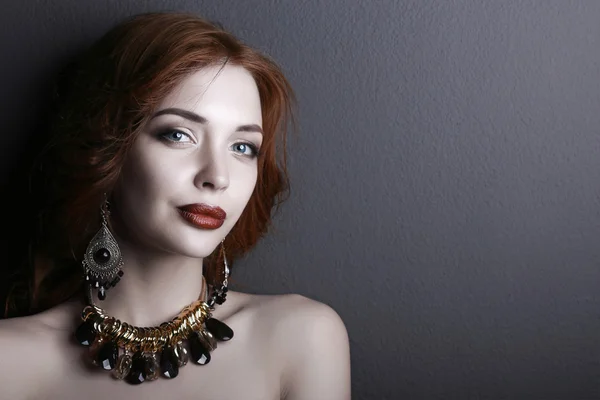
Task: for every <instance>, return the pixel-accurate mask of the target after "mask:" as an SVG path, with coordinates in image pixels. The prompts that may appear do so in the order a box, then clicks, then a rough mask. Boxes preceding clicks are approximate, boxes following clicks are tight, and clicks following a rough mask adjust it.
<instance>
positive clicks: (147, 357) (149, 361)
mask: <svg viewBox="0 0 600 400" xmlns="http://www.w3.org/2000/svg"><path fill="white" fill-rule="evenodd" d="M142 358H143V359H144V369H145V371H144V374H145V375H146V380H149V381H155V380H157V379H158V377H159V376H160V367H159V365H158V360H157V359H156V355H155V354H154V353H144V354H143V355H142Z"/></svg>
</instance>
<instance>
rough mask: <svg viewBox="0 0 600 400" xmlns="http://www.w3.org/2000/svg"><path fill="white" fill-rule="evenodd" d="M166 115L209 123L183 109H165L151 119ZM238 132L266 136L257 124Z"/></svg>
mask: <svg viewBox="0 0 600 400" xmlns="http://www.w3.org/2000/svg"><path fill="white" fill-rule="evenodd" d="M165 114H172V115H178V116H180V117H182V118H185V119H188V120H190V121H192V122H196V123H198V124H207V123H208V120H207V119H206V118H204V117H203V116H201V115H198V114H196V113H193V112H191V111H188V110H184V109H181V108H165V109H163V110H160V111H158V112H156V113H155V114H154V115H153V116H152V118H150V119H154V118H156V117H160V116H161V115H165ZM236 131H237V132H258V133H260V134H263V135H264V132H263V130H262V128H261V127H260V126H259V125H257V124H246V125H240V126H238V127H237V128H236Z"/></svg>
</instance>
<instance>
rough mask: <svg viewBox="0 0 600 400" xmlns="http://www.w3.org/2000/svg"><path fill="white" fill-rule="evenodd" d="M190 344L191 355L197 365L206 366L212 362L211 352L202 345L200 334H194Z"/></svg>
mask: <svg viewBox="0 0 600 400" xmlns="http://www.w3.org/2000/svg"><path fill="white" fill-rule="evenodd" d="M188 339H189V342H190V354H191V357H192V360H193V361H194V362H195V363H196V364H200V365H206V364H208V363H209V362H210V351H208V349H207V348H206V347H204V345H203V344H202V341H201V340H200V338H199V337H198V334H197V333H195V332H193V333H192V334H191V335H190V337H189V338H188Z"/></svg>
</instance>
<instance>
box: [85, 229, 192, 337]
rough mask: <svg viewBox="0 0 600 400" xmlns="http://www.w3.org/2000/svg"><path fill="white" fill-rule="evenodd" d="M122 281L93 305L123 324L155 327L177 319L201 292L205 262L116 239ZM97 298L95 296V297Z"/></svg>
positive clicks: (95, 300)
mask: <svg viewBox="0 0 600 400" xmlns="http://www.w3.org/2000/svg"><path fill="white" fill-rule="evenodd" d="M117 241H118V243H119V248H120V249H121V254H122V256H123V261H124V263H125V265H124V267H123V272H124V275H123V278H122V279H121V281H120V282H119V283H118V284H117V285H116V286H115V287H113V288H110V289H109V290H108V291H107V295H106V299H105V300H103V301H100V300H98V299H97V297H95V298H94V303H95V304H96V305H98V306H99V307H100V308H102V309H103V310H104V311H106V313H107V314H108V315H110V316H112V317H114V318H116V319H119V320H121V321H122V322H127V323H128V324H131V325H137V326H155V325H160V324H161V323H162V322H165V321H168V320H170V319H171V318H173V317H174V316H176V315H177V314H178V313H179V311H181V309H182V308H184V307H185V306H187V305H189V304H190V303H193V302H194V301H196V300H197V299H198V296H199V295H200V293H201V292H202V286H203V280H202V259H200V258H191V257H185V256H182V255H179V254H172V253H165V252H158V251H156V250H155V249H148V248H141V247H139V246H138V245H134V244H132V243H130V242H128V241H126V240H123V239H121V238H117ZM93 295H94V296H96V293H95V292H94V293H93Z"/></svg>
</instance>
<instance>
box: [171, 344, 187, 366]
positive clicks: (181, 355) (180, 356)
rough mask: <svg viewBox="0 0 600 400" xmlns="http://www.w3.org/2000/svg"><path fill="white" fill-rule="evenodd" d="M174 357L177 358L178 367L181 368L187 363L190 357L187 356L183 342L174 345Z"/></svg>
mask: <svg viewBox="0 0 600 400" xmlns="http://www.w3.org/2000/svg"><path fill="white" fill-rule="evenodd" d="M174 350H175V355H176V356H177V364H178V365H179V367H183V366H184V365H186V364H187V363H188V360H189V359H190V356H189V355H188V351H187V349H186V348H185V346H184V345H183V342H178V343H177V344H176V345H175V348H174Z"/></svg>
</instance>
